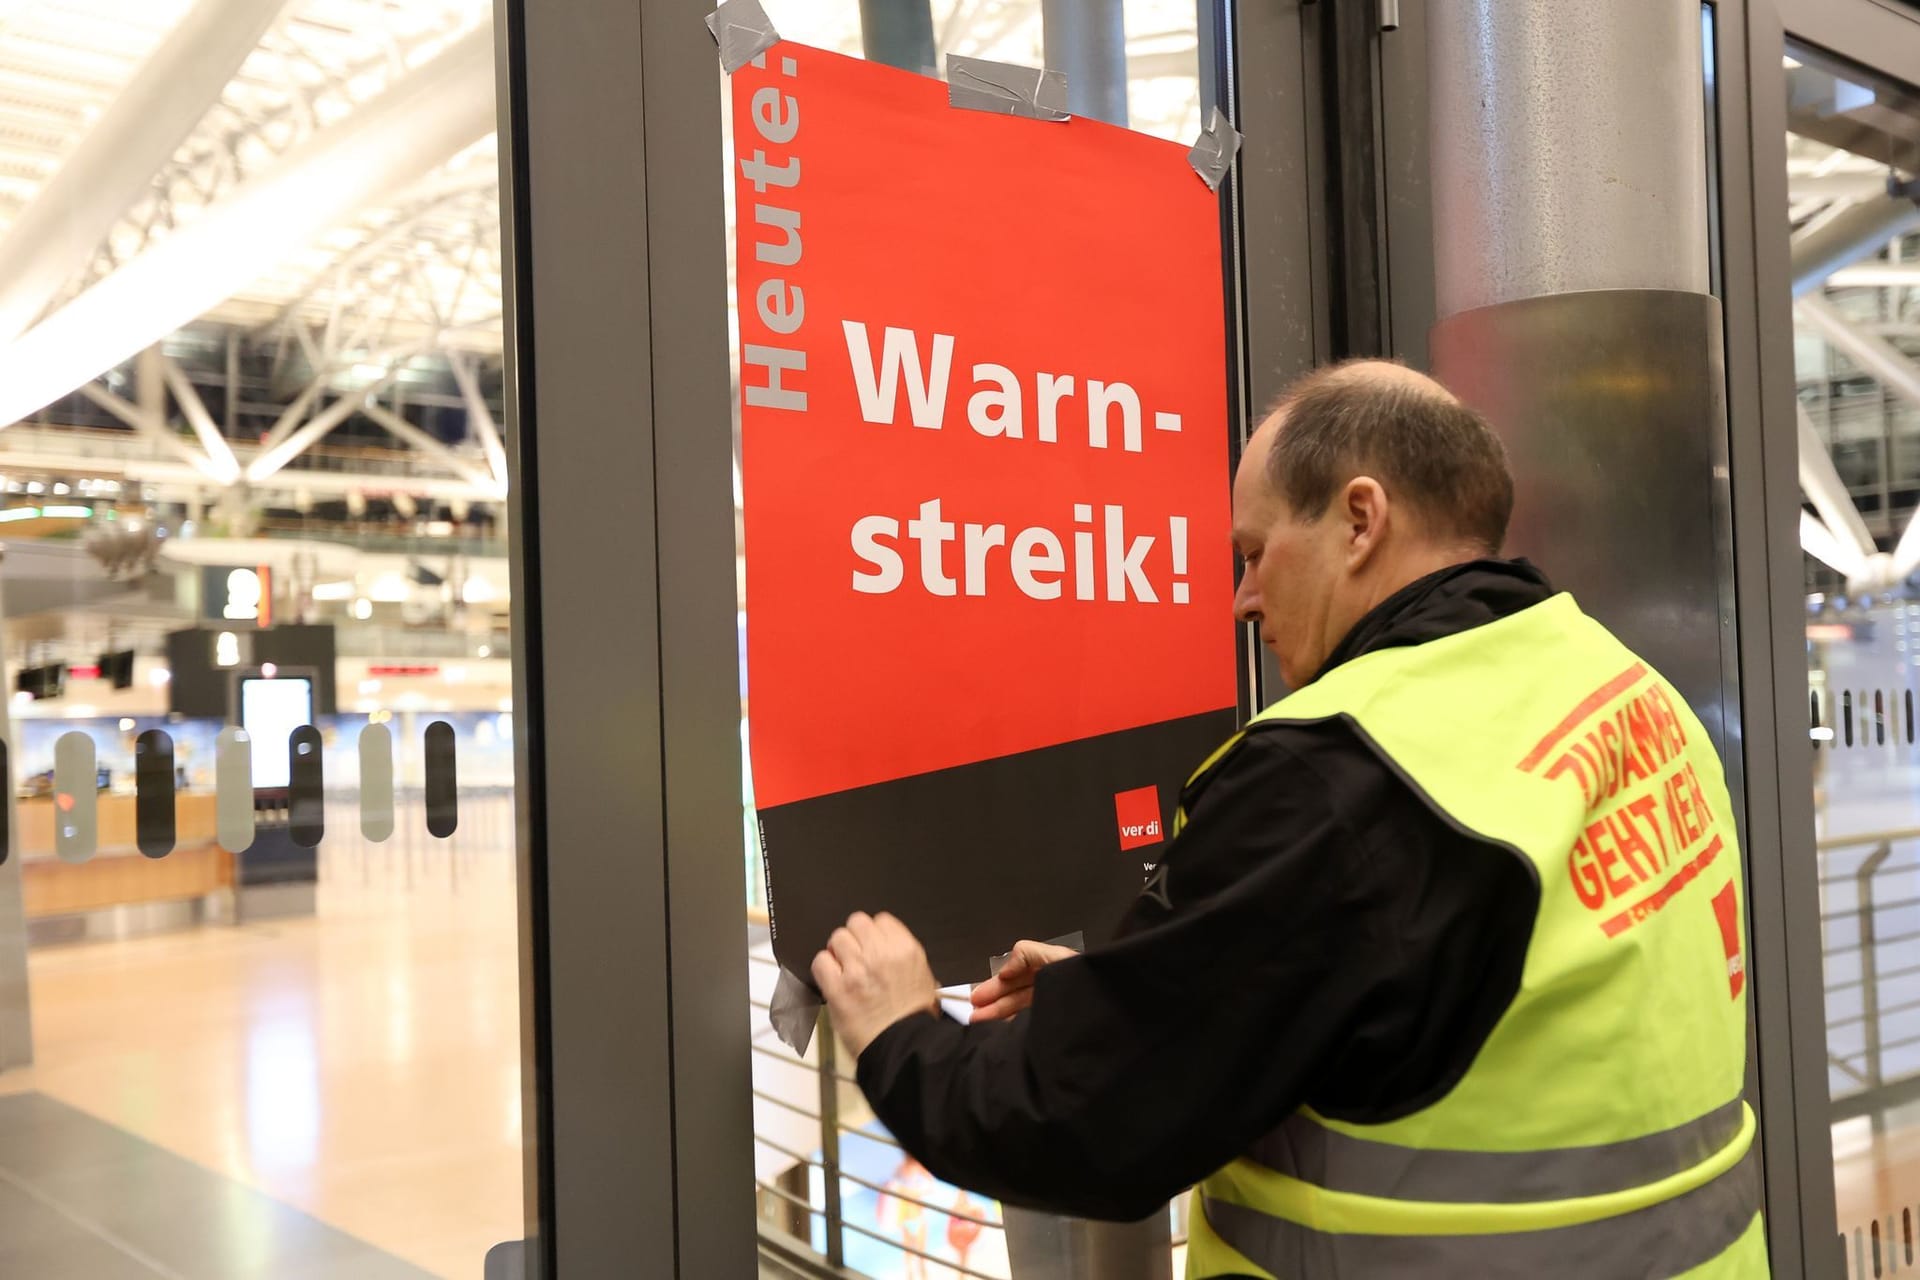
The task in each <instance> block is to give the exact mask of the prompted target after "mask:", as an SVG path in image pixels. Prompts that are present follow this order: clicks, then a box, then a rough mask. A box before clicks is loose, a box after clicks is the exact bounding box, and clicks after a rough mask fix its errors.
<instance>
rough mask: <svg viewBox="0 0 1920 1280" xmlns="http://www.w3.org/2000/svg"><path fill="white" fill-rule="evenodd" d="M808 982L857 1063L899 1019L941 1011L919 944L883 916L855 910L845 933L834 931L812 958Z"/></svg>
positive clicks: (895, 923) (938, 993)
mask: <svg viewBox="0 0 1920 1280" xmlns="http://www.w3.org/2000/svg"><path fill="white" fill-rule="evenodd" d="M813 980H814V981H815V982H816V983H818V984H819V986H820V991H821V993H822V994H823V995H825V996H826V998H827V1004H828V1006H829V1007H830V1008H831V1009H832V1010H833V1026H834V1030H836V1031H838V1032H839V1033H840V1038H841V1039H842V1040H844V1041H846V1043H847V1048H849V1049H851V1050H853V1056H854V1057H856V1058H857V1057H859V1056H860V1054H861V1053H862V1052H864V1051H865V1050H866V1047H867V1046H868V1045H870V1044H872V1043H873V1042H874V1040H876V1039H877V1038H878V1037H879V1035H880V1033H881V1032H882V1031H885V1030H886V1029H887V1028H888V1027H890V1026H892V1025H893V1024H894V1023H896V1022H898V1021H899V1020H900V1019H902V1018H905V1017H908V1016H909V1015H911V1014H916V1013H932V1012H936V1011H937V1010H938V1009H939V1007H940V988H939V986H938V984H936V983H935V982H934V980H933V970H932V969H931V968H929V967H928V966H927V953H926V951H925V949H924V948H922V947H921V945H920V940H919V939H918V938H916V937H914V936H913V933H912V931H910V930H909V929H908V928H907V926H905V925H904V924H901V923H900V922H899V921H898V920H896V919H894V917H892V916H890V915H888V914H887V913H886V912H884V911H883V912H881V913H880V914H879V915H877V916H869V915H868V914H867V913H866V912H864V911H856V912H854V913H853V915H851V916H850V917H848V919H847V924H846V927H845V928H844V929H835V930H834V931H833V936H832V937H831V938H828V939H827V949H826V950H825V951H822V952H821V953H820V954H818V955H816V956H815V957H814V958H813Z"/></svg>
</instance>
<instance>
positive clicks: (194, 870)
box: [20, 844, 233, 920]
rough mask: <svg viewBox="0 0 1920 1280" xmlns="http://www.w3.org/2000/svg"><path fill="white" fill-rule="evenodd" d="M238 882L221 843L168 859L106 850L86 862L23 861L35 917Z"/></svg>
mask: <svg viewBox="0 0 1920 1280" xmlns="http://www.w3.org/2000/svg"><path fill="white" fill-rule="evenodd" d="M232 884H233V855H232V854H230V853H228V852H227V851H226V850H225V849H222V848H221V847H220V846H218V845H215V844H202V845H198V846H195V847H193V848H187V849H175V850H174V851H173V852H172V853H170V854H168V855H167V856H166V857H164V858H146V857H142V856H141V855H140V854H138V853H104V854H97V855H95V856H94V857H93V858H91V859H89V860H88V861H86V862H62V861H60V860H59V859H58V858H52V859H48V858H35V859H32V860H28V861H23V862H22V863H21V865H20V888H21V893H22V896H23V897H24V899H25V903H26V916H27V919H29V920H38V919H42V918H44V917H47V916H63V915H68V914H70V913H72V912H77V911H98V910H102V909H103V908H107V907H117V906H123V905H130V904H135V903H144V902H176V901H180V900H183V899H189V898H200V897H205V896H206V895H207V894H209V893H212V892H213V891H214V890H216V889H223V888H226V887H228V886H230V885H232Z"/></svg>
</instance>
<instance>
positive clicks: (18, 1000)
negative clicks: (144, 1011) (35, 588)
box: [0, 550, 33, 1071]
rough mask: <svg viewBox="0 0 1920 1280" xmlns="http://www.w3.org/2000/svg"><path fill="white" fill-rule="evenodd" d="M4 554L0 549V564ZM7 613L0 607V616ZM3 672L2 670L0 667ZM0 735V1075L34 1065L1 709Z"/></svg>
mask: <svg viewBox="0 0 1920 1280" xmlns="http://www.w3.org/2000/svg"><path fill="white" fill-rule="evenodd" d="M4 559H5V552H4V551H3V550H0V560H4ZM5 616H6V611H5V608H4V606H3V605H0V617H5ZM0 669H4V668H0ZM0 735H3V736H4V746H5V749H6V750H5V755H4V756H0V786H4V787H5V788H6V789H7V794H6V799H5V802H4V804H0V823H5V824H6V826H5V828H4V829H3V830H0V838H3V839H4V840H5V841H6V845H5V847H6V851H7V852H6V861H5V862H0V1071H6V1070H7V1069H9V1068H11V1067H24V1066H29V1065H31V1064H32V1062H33V1016H32V1010H33V1004H32V1000H31V999H30V998H29V992H28V989H27V919H26V910H25V903H24V901H23V900H22V898H23V895H22V891H21V884H20V863H21V857H20V846H19V840H18V839H17V838H16V835H15V833H16V832H17V831H18V830H19V824H17V823H16V822H15V821H14V809H15V804H16V801H15V800H14V787H13V778H14V760H13V743H14V734H13V716H12V714H11V713H10V712H9V711H8V710H7V709H6V708H5V707H4V706H0Z"/></svg>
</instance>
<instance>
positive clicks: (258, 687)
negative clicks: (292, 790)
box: [240, 679, 313, 787]
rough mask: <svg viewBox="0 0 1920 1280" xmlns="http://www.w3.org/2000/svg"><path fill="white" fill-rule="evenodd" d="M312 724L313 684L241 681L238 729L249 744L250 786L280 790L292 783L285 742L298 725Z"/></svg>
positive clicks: (308, 682)
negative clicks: (250, 755)
mask: <svg viewBox="0 0 1920 1280" xmlns="http://www.w3.org/2000/svg"><path fill="white" fill-rule="evenodd" d="M312 723H313V681H311V680H299V679H296V680H242V681H241V682H240V727H241V728H243V729H245V730H246V731H247V737H249V738H251V739H252V740H253V785H254V786H256V787H284V786H287V785H289V784H291V783H292V781H293V775H292V772H291V770H290V767H289V765H288V760H287V756H288V750H287V739H288V738H290V737H292V736H293V731H294V730H295V729H298V728H299V727H300V726H301V725H305V724H312Z"/></svg>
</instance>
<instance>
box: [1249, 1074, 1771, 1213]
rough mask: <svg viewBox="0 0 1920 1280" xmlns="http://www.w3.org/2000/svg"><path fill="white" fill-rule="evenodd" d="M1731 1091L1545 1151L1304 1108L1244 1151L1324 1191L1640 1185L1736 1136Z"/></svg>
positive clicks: (1502, 1197) (1455, 1196)
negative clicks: (1381, 1134) (1482, 1146)
mask: <svg viewBox="0 0 1920 1280" xmlns="http://www.w3.org/2000/svg"><path fill="white" fill-rule="evenodd" d="M1745 1121H1746V1104H1745V1103H1743V1102H1741V1101H1739V1100H1738V1099H1735V1100H1734V1101H1732V1102H1729V1103H1728V1104H1727V1105H1726V1106H1724V1107H1721V1108H1720V1109H1719V1110H1717V1111H1711V1112H1708V1113H1707V1114H1706V1115H1704V1116H1702V1117H1701V1118H1700V1119H1698V1120H1695V1121H1692V1122H1691V1123H1688V1124H1683V1125H1680V1126H1678V1127H1676V1128H1672V1129H1667V1130H1663V1131H1662V1132H1660V1133H1650V1134H1648V1135H1646V1136H1645V1137H1642V1138H1630V1139H1628V1140H1627V1141H1624V1142H1611V1143H1604V1144H1601V1145H1598V1146H1590V1147H1562V1148H1557V1149H1553V1150H1546V1151H1450V1150H1441V1149H1435V1148H1418V1147H1403V1146H1399V1145H1397V1144H1395V1143H1390V1142H1373V1141H1369V1140H1368V1139H1366V1138H1356V1137H1353V1136H1351V1135H1349V1134H1345V1133H1341V1132H1340V1131H1339V1130H1337V1129H1330V1128H1328V1127H1327V1126H1326V1125H1324V1124H1321V1123H1320V1121H1319V1120H1317V1119H1315V1118H1314V1117H1313V1116H1312V1115H1310V1114H1309V1113H1307V1112H1304V1111H1302V1112H1296V1113H1295V1114H1294V1115H1292V1116H1291V1117H1289V1118H1288V1119H1287V1121H1286V1123H1285V1124H1283V1125H1281V1126H1280V1127H1279V1128H1278V1129H1276V1130H1274V1132H1273V1133H1271V1134H1269V1135H1268V1136H1267V1137H1265V1138H1262V1139H1261V1140H1260V1141H1259V1142H1256V1143H1255V1144H1254V1145H1253V1147H1252V1148H1251V1149H1249V1150H1248V1151H1247V1153H1246V1154H1247V1158H1248V1159H1250V1160H1253V1161H1256V1162H1257V1163H1259V1164H1262V1165H1264V1166H1266V1167H1267V1168H1269V1169H1271V1170H1273V1171H1274V1172H1275V1173H1284V1174H1286V1175H1288V1176H1289V1177H1293V1178H1298V1179H1300V1180H1301V1181H1302V1182H1310V1183H1312V1184H1314V1185H1315V1186H1318V1187H1325V1188H1326V1189H1327V1190H1329V1191H1344V1192H1349V1193H1351V1194H1353V1195H1361V1196H1379V1197H1386V1198H1392V1199H1396V1200H1431V1201H1437V1202H1440V1203H1457V1204H1522V1203H1526V1202H1528V1201H1534V1200H1573V1199H1579V1198H1581V1197H1585V1196H1603V1195H1606V1194H1608V1193H1609V1192H1614V1191H1624V1190H1627V1189H1628V1188H1631V1187H1640V1186H1645V1185H1646V1184H1648V1183H1651V1182H1658V1181H1660V1180H1661V1179H1662V1178H1666V1177H1670V1176H1672V1175H1673V1174H1676V1173H1682V1172H1684V1171H1686V1170H1688V1169H1691V1168H1693V1167H1694V1166H1695V1165H1698V1164H1701V1163H1703V1162H1704V1161H1706V1160H1708V1159H1710V1158H1711V1157H1712V1156H1713V1154H1714V1153H1715V1152H1716V1151H1721V1150H1724V1149H1725V1148H1726V1146H1727V1144H1728V1143H1730V1142H1732V1141H1734V1139H1736V1138H1737V1137H1739V1135H1740V1130H1741V1128H1742V1126H1743V1125H1744V1124H1745Z"/></svg>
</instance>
